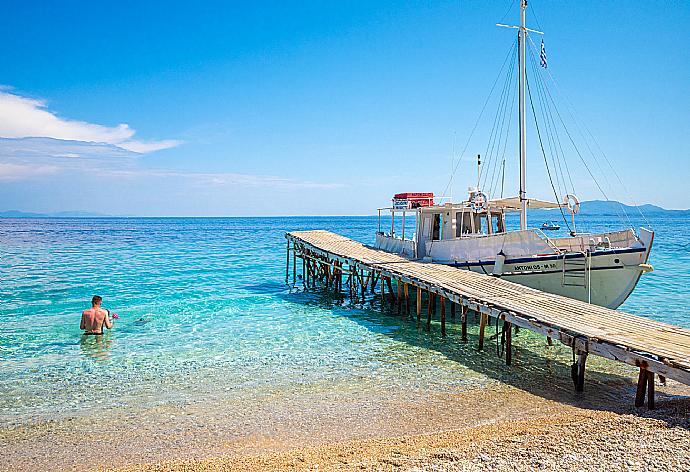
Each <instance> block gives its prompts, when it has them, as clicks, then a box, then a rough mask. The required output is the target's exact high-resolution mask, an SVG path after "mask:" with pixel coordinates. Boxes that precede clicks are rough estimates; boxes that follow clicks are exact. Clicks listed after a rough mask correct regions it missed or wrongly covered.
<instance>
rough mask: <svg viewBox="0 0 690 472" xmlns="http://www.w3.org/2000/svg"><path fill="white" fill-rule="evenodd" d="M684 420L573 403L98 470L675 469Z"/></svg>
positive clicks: (686, 435) (684, 438)
mask: <svg viewBox="0 0 690 472" xmlns="http://www.w3.org/2000/svg"><path fill="white" fill-rule="evenodd" d="M689 443H690V421H688V420H687V419H686V420H684V421H683V420H678V421H671V422H670V423H669V422H668V421H667V420H664V419H659V418H655V417H645V416H637V415H633V414H619V413H614V412H604V411H592V410H581V409H574V410H573V411H568V412H566V413H561V414H557V415H555V416H552V417H538V418H534V419H530V420H515V421H499V422H496V423H490V424H486V425H482V426H477V427H473V428H470V429H465V430H451V431H442V432H435V433H428V434H422V435H409V436H398V437H379V438H373V439H366V440H352V441H344V442H337V443H329V444H323V445H317V446H310V447H302V448H295V449H291V450H288V451H285V452H278V453H275V452H274V453H263V454H258V455H250V456H229V457H216V458H210V459H202V460H191V461H175V460H171V461H163V462H158V463H152V464H137V465H133V466H128V467H123V468H117V469H104V470H110V471H119V472H150V471H157V472H164V471H178V470H185V471H189V470H199V471H207V470H214V471H224V470H228V471H257V470H267V471H268V470H376V471H379V470H444V471H445V470H525V471H529V470H591V471H600V470H601V468H602V467H604V468H614V469H616V470H619V469H621V470H639V471H642V470H668V471H678V470H683V468H684V467H686V466H687V465H688V464H690V450H688V448H687V447H686V445H687V444H689Z"/></svg>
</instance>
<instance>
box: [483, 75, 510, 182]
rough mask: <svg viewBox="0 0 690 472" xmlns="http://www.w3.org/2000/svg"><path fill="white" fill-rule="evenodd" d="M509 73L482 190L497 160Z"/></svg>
mask: <svg viewBox="0 0 690 472" xmlns="http://www.w3.org/2000/svg"><path fill="white" fill-rule="evenodd" d="M511 65H512V64H511ZM511 72H512V69H509V72H508V74H506V81H505V84H504V88H503V91H502V94H501V102H500V104H499V108H498V110H497V114H496V117H497V124H498V126H497V128H496V130H495V131H496V132H495V134H493V135H492V140H491V146H490V149H487V152H486V156H487V160H486V169H487V172H486V173H485V174H484V179H483V182H482V188H484V186H485V185H486V184H487V183H488V182H489V174H490V173H491V171H490V169H491V168H492V165H493V168H495V167H496V160H497V159H498V149H499V148H498V146H499V143H500V142H501V138H502V136H503V127H504V123H505V114H506V110H507V109H508V95H509V94H508V92H509V90H510V87H509V86H510V80H511V77H512V74H511ZM494 151H495V153H496V155H495V156H494Z"/></svg>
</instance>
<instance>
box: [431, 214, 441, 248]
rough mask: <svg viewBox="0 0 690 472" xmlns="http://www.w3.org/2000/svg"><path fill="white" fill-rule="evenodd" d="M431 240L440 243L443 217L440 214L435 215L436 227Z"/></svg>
mask: <svg viewBox="0 0 690 472" xmlns="http://www.w3.org/2000/svg"><path fill="white" fill-rule="evenodd" d="M431 239H432V241H438V240H439V239H441V215H440V214H439V213H436V214H434V225H433V229H432V234H431Z"/></svg>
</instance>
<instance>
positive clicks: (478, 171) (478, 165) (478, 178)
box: [477, 154, 482, 189]
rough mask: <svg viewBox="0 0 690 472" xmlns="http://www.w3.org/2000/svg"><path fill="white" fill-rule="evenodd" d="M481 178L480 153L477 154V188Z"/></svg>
mask: <svg viewBox="0 0 690 472" xmlns="http://www.w3.org/2000/svg"><path fill="white" fill-rule="evenodd" d="M481 180H482V155H481V154H477V189H479V182H480V181H481Z"/></svg>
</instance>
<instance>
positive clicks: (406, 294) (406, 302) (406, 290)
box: [403, 282, 410, 316]
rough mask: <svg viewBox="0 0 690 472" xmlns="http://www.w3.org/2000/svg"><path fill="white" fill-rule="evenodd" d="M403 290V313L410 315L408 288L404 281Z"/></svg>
mask: <svg viewBox="0 0 690 472" xmlns="http://www.w3.org/2000/svg"><path fill="white" fill-rule="evenodd" d="M403 292H404V293H405V315H406V316H410V290H409V286H408V283H407V282H405V286H404V289H403Z"/></svg>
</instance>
